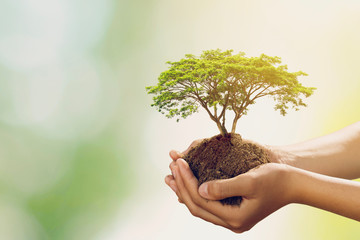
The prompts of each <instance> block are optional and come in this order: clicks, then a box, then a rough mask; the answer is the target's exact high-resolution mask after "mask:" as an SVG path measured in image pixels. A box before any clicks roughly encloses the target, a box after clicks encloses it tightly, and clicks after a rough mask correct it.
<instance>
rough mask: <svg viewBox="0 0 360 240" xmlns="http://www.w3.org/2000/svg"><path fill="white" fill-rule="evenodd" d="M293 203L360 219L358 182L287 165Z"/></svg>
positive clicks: (359, 189)
mask: <svg viewBox="0 0 360 240" xmlns="http://www.w3.org/2000/svg"><path fill="white" fill-rule="evenodd" d="M289 169H290V180H289V191H292V195H291V196H292V200H291V202H294V203H301V204H306V205H309V206H313V207H316V208H320V209H323V210H326V211H330V212H333V213H336V214H339V215H342V216H344V217H348V218H352V219H354V220H357V221H360V183H359V182H356V181H351V180H344V179H339V178H334V177H329V176H325V175H321V174H317V173H313V172H309V171H305V170H302V169H297V168H293V167H289Z"/></svg>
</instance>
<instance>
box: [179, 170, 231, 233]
mask: <svg viewBox="0 0 360 240" xmlns="http://www.w3.org/2000/svg"><path fill="white" fill-rule="evenodd" d="M173 171H174V173H175V175H176V176H175V181H176V185H177V187H178V191H179V193H180V194H181V196H182V197H181V200H182V201H183V203H184V204H185V205H186V207H187V208H188V209H189V211H190V212H191V214H192V215H194V216H195V217H199V218H201V219H203V220H205V221H208V222H211V223H213V224H215V225H220V226H223V227H226V228H230V225H229V224H227V223H226V222H225V221H223V220H222V219H220V218H219V217H217V216H215V215H213V214H211V213H210V212H208V211H206V210H204V209H202V208H201V207H199V206H197V205H196V204H195V203H194V202H193V201H192V198H191V196H190V195H189V193H188V191H187V189H186V188H185V185H184V183H183V179H182V176H181V174H180V171H179V168H178V166H176V167H175V168H174V169H173Z"/></svg>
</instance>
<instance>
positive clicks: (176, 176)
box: [165, 122, 360, 233]
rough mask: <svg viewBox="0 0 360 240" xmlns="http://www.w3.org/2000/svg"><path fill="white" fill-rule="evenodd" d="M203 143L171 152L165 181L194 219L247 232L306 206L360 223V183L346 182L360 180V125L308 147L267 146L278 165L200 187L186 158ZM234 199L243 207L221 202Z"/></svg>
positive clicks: (271, 164) (235, 230)
mask: <svg viewBox="0 0 360 240" xmlns="http://www.w3.org/2000/svg"><path fill="white" fill-rule="evenodd" d="M200 141H201V140H197V141H194V142H193V143H192V145H190V147H189V148H188V149H187V150H186V151H185V152H183V153H179V152H176V151H171V152H170V156H171V158H172V159H173V161H172V163H171V164H170V169H171V171H172V175H168V176H166V178H165V182H166V183H167V184H168V185H169V186H170V187H171V188H172V189H173V190H174V192H175V193H176V195H177V196H178V198H179V201H180V202H181V203H184V204H185V205H186V206H187V208H188V209H189V210H190V212H191V213H192V214H193V215H194V216H196V217H199V218H202V219H204V220H206V221H208V222H211V223H214V224H216V225H220V226H223V227H225V228H228V229H230V230H231V231H234V232H237V233H241V232H244V231H247V230H249V229H251V228H252V227H253V226H254V225H255V224H256V223H258V222H259V221H261V220H262V219H264V218H265V217H266V216H268V215H269V214H271V213H273V212H274V211H276V210H278V209H280V208H281V207H283V206H285V205H287V204H290V203H300V204H306V205H309V206H313V207H317V208H321V209H324V210H327V211H331V212H334V213H336V214H339V215H342V216H345V217H348V218H352V219H355V220H357V221H360V200H359V199H360V183H359V182H355V181H350V180H345V179H354V178H358V177H360V122H358V123H355V124H353V125H350V126H348V127H346V128H344V129H341V130H340V131H337V132H335V133H332V134H329V135H326V136H323V137H320V138H317V139H314V140H310V141H307V142H304V143H300V144H294V145H289V146H283V147H271V146H270V147H266V148H267V149H268V151H269V154H270V158H271V161H272V163H269V164H265V165H262V166H261V167H259V168H256V169H254V170H250V171H249V172H247V173H245V174H241V175H239V176H237V177H234V178H231V179H226V180H216V181H210V182H207V183H204V184H202V185H201V186H200V187H198V182H197V179H196V178H195V177H194V175H193V174H192V172H191V170H190V168H189V166H188V165H187V163H186V162H185V161H184V160H183V159H181V157H182V156H183V155H184V154H186V153H187V152H188V151H189V150H190V148H191V147H193V146H196V145H197V144H199V142H200ZM343 178H345V179H343ZM231 196H242V197H243V201H242V203H241V205H240V206H229V205H222V204H221V203H220V202H219V201H217V200H220V199H223V198H227V197H231Z"/></svg>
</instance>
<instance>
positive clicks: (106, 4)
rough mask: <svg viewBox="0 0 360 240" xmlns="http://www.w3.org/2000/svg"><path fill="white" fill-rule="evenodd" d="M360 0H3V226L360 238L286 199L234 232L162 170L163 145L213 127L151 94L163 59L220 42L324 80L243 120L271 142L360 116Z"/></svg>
mask: <svg viewBox="0 0 360 240" xmlns="http://www.w3.org/2000/svg"><path fill="white" fill-rule="evenodd" d="M359 26H360V1H358V0H343V1H331V0H317V1H313V0H272V1H269V0H252V1H250V0H225V1H220V0H217V1H215V0H182V1H172V0H131V1H130V0H90V1H84V0H16V1H14V0H1V1H0V239H4V240H37V239H41V240H42V239H43V240H63V239H64V240H73V239H74V240H82V239H86V240H90V239H96V240H115V239H121V240H143V239H144V240H145V239H146V240H163V239H164V240H165V239H166V240H168V239H172V240H180V239H181V240H182V239H268V240H271V239H274V240H275V239H276V240H279V239H286V240H287V239H299V240H300V239H327V240H331V239H334V240H335V239H356V236H360V230H359V224H358V223H357V222H355V221H353V220H349V219H346V218H343V217H340V216H337V215H334V214H331V213H326V212H324V211H321V210H318V209H313V208H310V207H307V206H299V205H290V206H287V207H285V208H283V209H281V210H280V211H278V212H276V213H274V214H273V215H271V216H269V217H268V218H267V219H265V220H264V221H262V222H260V223H259V224H258V225H256V226H255V227H254V228H253V229H252V230H251V231H249V232H247V233H244V234H242V235H236V234H234V233H232V232H230V231H228V230H225V229H222V228H220V227H217V226H214V225H211V224H209V223H206V222H204V221H202V220H199V219H196V218H194V217H192V216H191V215H190V213H189V212H188V211H187V209H186V208H185V207H184V206H182V205H180V204H178V202H177V198H176V197H175V195H174V194H173V193H172V192H171V190H170V189H169V188H168V187H167V186H166V185H165V184H164V182H163V179H164V176H165V175H166V174H168V172H169V170H168V164H169V162H170V159H169V157H168V151H169V150H171V149H178V150H183V149H185V148H187V146H188V145H189V144H190V143H191V141H192V140H194V139H197V138H204V137H210V136H212V135H215V134H217V128H216V125H215V124H213V123H212V122H211V120H210V119H209V118H208V117H207V116H206V113H204V112H200V113H198V114H195V115H194V116H192V117H190V118H188V119H187V120H184V121H180V123H176V121H175V120H172V119H170V120H169V119H166V118H165V117H164V116H162V115H161V114H159V113H158V112H156V111H155V109H152V108H151V107H150V104H151V96H147V95H146V93H145V86H149V85H155V84H156V81H157V76H158V75H159V73H160V72H161V71H164V70H166V68H167V66H166V64H165V62H166V61H168V60H172V61H176V60H179V59H180V58H181V57H183V56H184V54H186V53H192V54H195V55H199V54H200V53H201V51H202V50H207V49H216V48H220V49H223V50H226V49H234V50H235V52H238V51H244V52H246V53H247V55H248V56H257V55H259V54H261V53H265V54H268V55H271V56H275V55H276V56H279V57H281V58H282V59H283V62H284V63H286V64H288V66H289V69H290V70H292V71H298V70H302V71H304V72H306V73H308V74H309V76H308V77H305V78H303V79H302V81H303V83H304V85H305V86H313V87H317V90H316V92H315V94H314V95H313V96H312V97H311V98H310V99H308V100H307V103H308V105H309V106H308V107H307V108H306V109H305V108H303V109H302V110H301V111H299V112H290V113H289V114H288V115H287V116H286V117H282V116H280V114H279V113H278V112H275V111H274V110H273V103H272V100H270V99H264V100H262V101H259V102H258V103H257V104H256V106H254V107H253V108H252V109H250V111H249V114H248V115H247V116H245V117H244V118H242V119H241V120H240V121H239V123H238V132H239V133H241V134H242V135H243V137H245V138H249V139H253V140H255V141H258V142H260V143H264V144H276V145H279V144H288V143H295V142H299V141H304V140H306V139H309V138H313V137H316V136H321V135H324V134H327V133H330V132H332V131H335V130H338V129H340V128H342V127H344V126H346V125H349V124H351V123H353V122H356V121H359V119H360V111H359V109H360V108H359V104H360V94H359V90H360V67H359V63H360V61H359V55H360V45H359V43H360V31H359V30H358V29H359Z"/></svg>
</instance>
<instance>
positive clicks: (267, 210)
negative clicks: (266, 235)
mask: <svg viewBox="0 0 360 240" xmlns="http://www.w3.org/2000/svg"><path fill="white" fill-rule="evenodd" d="M170 167H171V169H172V172H173V175H172V176H167V179H166V182H167V183H169V184H168V185H169V186H170V187H171V188H172V189H173V190H174V191H175V193H176V195H177V196H178V198H179V201H180V202H182V203H184V204H185V205H186V206H187V208H188V209H189V210H190V212H191V213H192V215H194V216H196V217H199V218H202V219H204V220H206V221H208V222H211V223H214V224H216V225H220V226H223V227H226V228H228V229H230V230H232V231H234V232H236V233H241V232H244V231H247V230H249V229H250V228H252V227H253V226H254V225H255V224H256V223H258V222H259V221H261V220H262V219H264V218H265V217H266V216H268V215H269V214H271V213H273V212H274V211H276V210H278V209H279V208H281V207H283V206H285V205H287V204H289V203H291V202H292V201H293V195H294V194H293V191H292V189H291V187H289V186H291V178H290V174H289V172H290V167H288V166H286V165H283V164H275V163H269V164H264V165H261V166H260V167H258V168H255V169H252V170H250V171H249V172H247V173H245V174H241V175H239V176H237V177H234V178H231V179H226V180H215V181H210V182H206V183H204V184H202V185H201V186H200V188H198V181H197V179H196V178H195V176H194V175H193V174H192V172H191V170H190V168H189V166H188V164H187V163H186V162H185V161H184V160H183V159H177V160H176V161H175V162H173V164H171V166H170ZM232 196H242V197H243V200H242V202H241V204H240V206H230V205H222V204H221V203H220V202H219V201H217V200H220V199H224V198H227V197H232Z"/></svg>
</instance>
